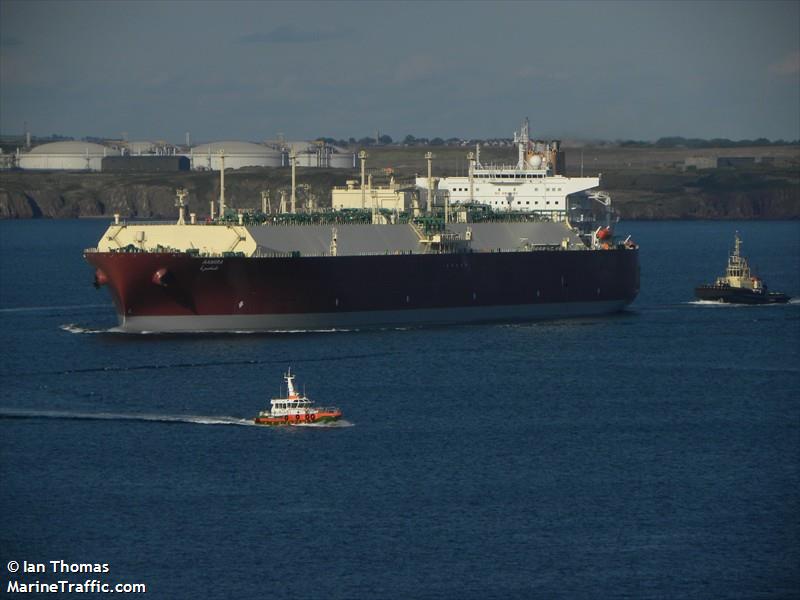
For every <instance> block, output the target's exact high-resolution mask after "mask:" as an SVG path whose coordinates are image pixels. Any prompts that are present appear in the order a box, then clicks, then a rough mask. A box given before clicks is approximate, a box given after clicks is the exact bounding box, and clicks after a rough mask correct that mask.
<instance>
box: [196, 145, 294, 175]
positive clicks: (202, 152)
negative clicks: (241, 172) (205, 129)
mask: <svg viewBox="0 0 800 600" xmlns="http://www.w3.org/2000/svg"><path fill="white" fill-rule="evenodd" d="M220 152H224V153H225V169H241V168H242V167H280V166H281V153H280V152H278V151H277V150H273V149H272V148H267V147H266V146H262V145H261V144H252V143H250V142H211V143H209V144H200V145H199V146H195V147H194V148H192V150H191V153H190V155H189V158H190V160H191V161H192V169H194V170H195V171H219V169H220V165H221V164H222V163H221V161H220V156H219V154H220Z"/></svg>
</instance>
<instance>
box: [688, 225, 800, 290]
mask: <svg viewBox="0 0 800 600" xmlns="http://www.w3.org/2000/svg"><path fill="white" fill-rule="evenodd" d="M741 247H742V240H741V239H740V238H739V232H738V231H737V232H736V238H735V242H734V246H733V252H732V253H731V255H730V256H729V257H728V268H727V269H726V270H725V275H724V276H722V277H717V281H716V282H715V283H714V284H713V285H712V284H708V285H701V286H698V287H696V288H695V289H694V294H695V296H696V297H697V298H698V299H699V300H710V301H714V302H727V303H731V304H786V303H787V302H788V301H789V296H787V295H786V294H784V293H782V292H770V291H769V290H768V289H767V285H766V284H765V283H764V282H763V280H762V279H761V278H760V277H756V276H755V275H753V274H752V273H750V266H749V265H748V264H747V259H746V258H745V257H744V256H742V254H741Z"/></svg>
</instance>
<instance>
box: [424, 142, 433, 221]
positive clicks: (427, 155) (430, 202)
mask: <svg viewBox="0 0 800 600" xmlns="http://www.w3.org/2000/svg"><path fill="white" fill-rule="evenodd" d="M425 160H427V161H428V214H429V215H430V214H432V213H433V177H432V176H431V161H432V160H433V152H426V153H425Z"/></svg>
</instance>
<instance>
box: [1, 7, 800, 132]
mask: <svg viewBox="0 0 800 600" xmlns="http://www.w3.org/2000/svg"><path fill="white" fill-rule="evenodd" d="M525 116H528V117H529V118H530V120H531V128H532V132H533V133H534V134H535V135H537V136H543V137H544V136H557V137H563V138H581V139H588V138H604V139H620V138H622V139H628V138H634V139H650V140H654V139H657V138H659V137H662V136H671V135H682V136H686V137H705V138H711V137H727V138H732V139H742V138H756V137H767V138H771V139H778V138H783V139H793V140H794V139H798V138H800V2H797V1H786V2H749V1H745V2H734V1H716V2H645V1H642V2H636V1H629V2H599V1H598V2H577V1H575V2H559V3H550V2H508V3H503V2H492V3H490V2H408V3H407V2H369V3H368V2H356V3H351V2H324V3H315V2H291V3H281V2H225V3H222V2H189V1H184V2H157V1H149V2H79V1H68V2H28V1H17V0H0V132H2V133H3V134H9V133H18V132H21V131H22V130H23V127H24V122H26V121H27V123H28V126H29V129H30V130H31V132H32V133H33V134H34V135H49V134H51V133H58V134H63V135H71V136H75V137H82V136H85V135H98V136H119V135H120V133H121V132H123V131H125V132H127V133H128V137H129V139H166V140H170V141H176V142H177V141H181V140H183V139H184V135H185V132H186V131H191V133H192V138H193V140H197V141H200V140H214V139H242V140H253V141H258V140H263V139H267V138H274V137H275V136H276V134H277V133H278V132H282V133H284V134H285V136H286V137H287V138H291V139H302V138H311V137H315V136H320V135H324V136H331V137H336V138H340V137H350V136H354V137H356V138H358V137H363V136H366V135H373V134H374V132H375V131H376V129H378V130H380V131H381V133H387V134H389V135H391V136H392V137H394V138H402V137H403V136H405V135H406V134H409V133H410V134H413V135H417V136H427V137H434V136H441V137H451V136H459V137H481V138H483V137H499V136H510V135H511V133H512V132H513V130H514V129H516V128H517V127H518V125H519V121H520V120H521V119H522V118H523V117H525Z"/></svg>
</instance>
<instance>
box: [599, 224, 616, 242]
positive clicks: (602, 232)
mask: <svg viewBox="0 0 800 600" xmlns="http://www.w3.org/2000/svg"><path fill="white" fill-rule="evenodd" d="M595 237H597V239H598V240H600V241H601V242H605V241H611V238H612V237H614V234H612V233H611V227H601V228H600V229H598V230H597V233H595Z"/></svg>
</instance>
